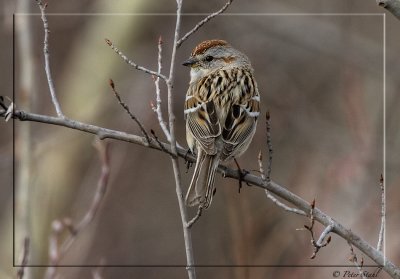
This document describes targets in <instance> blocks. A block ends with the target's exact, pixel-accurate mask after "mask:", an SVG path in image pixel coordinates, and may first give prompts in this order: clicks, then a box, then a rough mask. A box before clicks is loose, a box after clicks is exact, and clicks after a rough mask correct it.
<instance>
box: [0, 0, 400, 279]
mask: <svg viewBox="0 0 400 279" xmlns="http://www.w3.org/2000/svg"><path fill="white" fill-rule="evenodd" d="M224 3H225V1H188V0H187V1H184V5H183V11H184V12H185V13H210V12H214V11H216V10H218V9H219V8H220V7H221V6H222V5H223V4H224ZM0 7H1V10H2V14H1V21H2V28H1V29H0V34H1V37H2V40H0V45H1V49H2V52H1V55H0V61H1V76H2V79H1V80H2V82H1V83H0V92H1V95H3V96H9V97H12V94H13V90H12V88H13V86H12V85H13V78H14V79H15V100H16V105H17V108H19V109H25V110H27V111H30V112H35V113H40V114H47V115H54V114H55V111H54V108H53V107H52V104H51V100H50V95H49V92H48V85H47V81H46V76H45V73H44V67H43V55H42V51H43V50H42V48H43V25H42V21H41V20H40V17H39V16H38V15H30V16H28V15H26V14H25V15H24V14H18V15H15V16H14V18H13V16H12V15H13V13H15V12H19V13H38V12H39V9H38V7H37V6H36V5H35V1H25V0H19V1H4V0H3V1H0ZM47 12H48V13H55V15H49V16H48V20H49V24H50V29H51V35H50V52H51V66H52V74H53V77H54V82H55V86H56V89H57V94H58V97H59V100H60V103H61V107H62V109H63V111H64V113H65V114H66V115H67V116H68V117H70V118H72V119H76V120H79V121H82V122H87V123H91V124H94V125H98V126H102V127H107V128H111V129H116V130H121V131H126V132H129V133H135V134H140V130H139V129H138V127H137V125H136V124H135V123H134V122H132V121H131V119H130V118H129V116H128V115H127V114H126V113H125V112H124V111H123V110H122V108H121V107H120V105H119V104H118V103H117V101H116V99H115V98H114V96H113V94H112V92H111V90H110V88H109V85H108V79H109V78H112V79H113V80H114V82H115V84H116V87H117V90H118V91H119V93H120V94H121V96H122V98H123V99H124V100H125V101H126V103H128V104H129V106H130V108H131V110H132V112H134V114H135V115H136V116H137V117H138V118H139V119H140V120H141V121H142V123H143V124H144V125H145V127H146V128H147V129H148V130H150V129H153V130H155V131H156V133H157V135H158V136H159V137H160V139H162V140H165V139H164V137H163V134H162V131H161V129H160V128H159V124H158V121H157V118H156V115H155V114H154V112H153V111H152V110H151V107H150V103H151V102H155V90H154V83H153V80H152V78H151V77H150V76H148V75H146V74H144V73H142V72H138V71H135V70H134V69H133V68H132V67H129V66H128V65H127V64H125V63H124V62H123V61H122V60H121V59H120V57H118V56H117V55H116V54H115V53H114V52H113V51H112V50H111V49H110V48H109V47H108V46H107V45H106V44H105V42H104V38H108V39H110V40H111V41H113V42H114V43H115V45H116V46H118V47H119V48H120V49H121V50H123V52H124V53H125V54H126V55H127V56H128V57H130V58H132V59H133V60H134V61H136V62H137V63H138V64H141V65H144V66H147V67H149V68H151V69H156V67H157V40H158V38H159V36H160V35H161V36H162V38H163V41H164V45H163V51H164V56H163V66H164V73H167V71H168V65H169V59H170V50H171V44H172V39H173V31H174V26H175V17H174V15H173V13H174V12H175V1H155V0H146V1H144V0H135V1H132V0H129V1H128V0H117V1H106V0H98V1H93V0H84V1H73V2H71V1H50V2H49V7H48V9H47ZM384 12H385V11H384V10H383V9H381V8H380V7H378V6H377V5H376V3H375V1H374V0H368V1H365V0H351V1H349V0H346V1H344V0H341V1H329V0H311V1H310V0H308V1H305V0H302V1H298V0H286V1H277V0H271V1H252V2H248V1H242V0H235V1H234V3H233V4H232V5H231V6H230V7H229V8H228V10H227V14H225V15H223V16H220V17H217V18H215V19H213V20H212V21H210V22H209V23H208V24H206V25H205V26H204V27H203V28H201V29H200V30H199V31H198V32H197V33H195V35H193V36H192V37H190V39H189V40H187V41H186V42H185V43H184V44H183V45H182V47H181V48H180V49H179V51H178V53H177V61H178V62H180V61H184V60H185V59H186V58H187V57H188V56H189V54H190V52H191V50H192V48H193V47H194V46H195V45H196V44H197V43H199V42H201V41H202V40H205V39H213V38H219V39H224V40H227V41H228V42H230V43H231V44H232V45H233V46H234V47H236V48H238V49H239V50H242V51H243V52H244V53H246V54H247V55H248V56H249V58H250V59H251V61H252V64H253V66H254V68H255V71H256V72H255V74H256V79H257V81H258V86H259V90H260V93H261V98H262V113H263V114H264V113H265V112H266V110H267V109H268V110H269V111H270V113H271V121H272V143H273V149H274V157H273V168H272V179H273V180H274V181H276V182H278V183H280V184H282V185H285V186H286V187H287V188H288V189H289V190H290V191H292V192H294V193H296V194H297V195H299V196H301V197H302V198H304V199H305V200H308V201H311V200H313V199H314V198H315V199H316V203H317V206H318V207H319V208H321V209H322V210H323V211H325V212H326V213H327V214H328V215H330V216H332V217H334V218H335V219H336V220H338V221H339V222H341V223H342V224H343V225H345V226H347V227H348V228H351V230H352V231H354V232H355V233H357V234H358V235H360V236H361V237H362V238H364V239H365V240H367V241H368V242H369V243H371V244H372V245H373V246H375V245H376V243H377V240H378V232H379V226H380V187H379V177H380V174H381V173H382V172H383V143H384V138H383V121H384V117H386V161H385V162H386V187H387V212H386V214H387V218H386V245H385V247H386V249H385V252H386V255H387V257H388V258H389V259H390V260H392V261H393V262H394V263H397V264H400V252H399V249H398V247H399V245H400V238H399V237H398V231H399V229H400V220H399V218H398V214H397V213H398V211H399V208H400V203H399V187H397V186H398V184H399V183H400V175H399V172H398V169H399V165H400V161H399V155H398V154H399V152H400V141H399V137H400V135H399V132H398V119H399V117H400V116H399V110H397V109H396V107H397V106H398V105H399V104H400V94H399V93H400V92H399V88H400V80H399V79H398V73H399V72H400V57H399V55H398V50H399V48H400V37H399V36H398V34H399V30H400V21H398V20H396V19H395V18H394V17H393V16H392V15H391V14H386V42H387V43H386V58H387V59H386V69H387V75H386V89H387V92H386V102H385V104H386V115H384V111H383V107H384V99H383V81H384V79H383V38H384V37H383V28H384V20H383V19H384V17H383V15H382V13H384ZM109 13H111V14H109ZM229 13H246V14H240V15H239V14H234V15H232V14H231V15H229ZM254 13H268V15H262V14H258V15H255V14H254ZM282 13H372V14H374V15H340V16H339V15H316V14H315V15H288V14H286V15H283V14H282ZM203 17H204V15H193V14H192V15H186V16H184V17H183V19H182V34H184V33H186V32H187V31H189V30H190V29H191V28H192V27H193V26H194V25H195V24H196V23H197V22H198V21H199V20H201V19H202V18H203ZM13 19H14V28H15V36H14V38H13ZM13 39H14V46H15V48H14V54H15V61H14V62H15V63H14V64H13V55H12V54H13ZM13 66H14V67H13ZM12 69H13V70H12ZM188 82H189V71H188V69H187V68H186V67H183V66H180V63H178V64H177V68H176V80H175V85H174V94H175V96H174V98H175V104H176V107H175V110H176V111H175V114H176V116H177V122H176V123H177V139H178V141H179V143H181V144H182V145H183V146H186V142H185V126H184V119H183V101H184V96H185V92H186V89H187V86H188ZM162 98H163V100H164V102H163V111H164V112H166V88H165V87H164V86H162ZM165 117H166V114H165ZM263 119H264V118H263V117H261V119H260V121H259V123H258V129H257V133H256V135H255V137H254V140H253V143H252V145H251V146H250V148H249V150H248V151H247V152H246V153H245V155H243V156H242V157H241V158H239V163H240V164H241V166H242V167H243V168H245V169H247V170H257V169H258V164H257V155H258V152H259V150H260V149H261V150H263V151H264V154H265V152H266V138H265V130H266V129H265V123H264V122H263ZM396 119H397V120H396ZM0 129H1V133H0V181H1V182H0V183H1V187H0V238H1V239H0V278H15V274H16V270H15V269H13V268H12V264H13V248H14V249H15V250H14V251H15V259H16V262H18V261H19V257H20V254H21V250H22V239H23V237H24V236H25V235H29V237H30V239H31V247H30V255H29V264H31V265H46V264H47V263H48V241H49V233H50V224H51V222H52V221H53V220H54V219H56V218H63V217H65V216H68V217H70V218H72V220H74V221H78V220H80V218H81V217H82V215H83V214H84V213H85V212H86V210H87V208H88V206H89V205H90V203H91V199H92V197H93V194H94V191H95V188H96V184H97V180H98V177H99V174H100V163H99V160H98V156H97V153H96V150H95V149H94V148H93V147H92V142H93V139H94V136H93V135H89V134H85V133H81V132H78V131H75V130H69V129H66V128H62V127H56V126H50V125H43V124H39V123H33V122H32V123H29V122H19V121H15V122H14V125H13V123H12V122H9V123H5V122H4V121H2V122H1V123H0ZM13 139H14V141H13ZM110 143H111V158H112V159H111V177H110V181H109V188H108V193H107V195H106V197H105V200H104V202H103V204H102V205H101V208H100V211H99V214H98V216H96V218H95V220H94V222H93V223H92V224H91V225H90V226H89V227H88V228H87V229H86V230H85V231H83V232H82V233H80V234H79V237H78V239H77V241H76V242H75V243H74V245H73V246H72V248H71V250H70V251H69V252H68V254H67V255H66V257H65V258H64V259H63V260H62V262H61V264H64V265H72V266H73V267H68V268H59V275H60V276H61V277H60V278H71V279H72V278H91V273H92V271H93V270H94V269H95V268H94V267H79V265H98V264H100V263H105V264H107V265H114V266H116V267H108V268H104V269H103V270H102V275H103V278H160V274H163V278H186V277H187V273H186V270H185V268H182V267H157V268H154V267H118V266H119V265H137V266H145V265H150V266H151V265H171V266H174V265H185V264H186V257H185V252H184V242H183V234H182V225H181V221H180V215H179V209H178V203H177V199H176V194H175V184H174V179H173V174H172V166H171V164H170V159H169V157H168V156H166V155H165V154H162V153H160V152H157V151H154V150H149V149H146V148H143V147H141V146H136V145H134V144H128V143H125V142H119V141H110ZM13 144H14V146H15V157H14V158H13V153H12V150H13ZM264 157H266V156H264ZM13 163H14V166H15V168H13ZM180 163H181V171H182V179H183V183H184V185H185V190H186V186H187V185H188V184H189V182H190V179H191V175H192V172H193V168H191V169H190V170H189V171H188V172H186V169H185V166H184V162H183V161H181V162H180ZM231 166H232V167H234V166H233V165H231ZM13 174H14V178H15V180H14V181H13ZM216 185H217V194H216V196H215V197H214V200H213V204H212V206H211V208H210V209H208V210H207V211H206V212H204V214H203V216H202V217H201V218H200V220H199V221H198V222H197V223H196V224H195V226H194V227H193V229H192V236H193V245H194V255H195V262H196V264H198V265H242V266H246V265H268V266H269V267H257V268H251V267H240V268H239V267H235V268H234V267H229V268H228V267H202V268H197V270H196V271H197V274H198V278H321V276H322V278H326V277H328V276H329V277H328V278H330V277H331V276H332V272H333V271H335V270H339V271H341V272H344V270H352V271H354V272H356V269H355V268H335V267H326V265H351V262H349V260H348V259H349V256H350V249H349V246H348V245H347V243H346V242H345V241H344V240H343V239H341V238H339V237H337V236H336V235H333V238H332V242H331V244H330V245H328V246H327V247H326V248H323V249H322V250H321V251H320V252H319V253H318V255H317V257H316V259H314V260H310V259H309V257H310V256H311V254H312V251H313V249H312V247H311V245H310V237H309V233H308V232H304V231H297V230H296V229H298V228H301V227H303V225H304V224H308V222H309V221H308V220H307V219H306V218H303V217H299V216H296V215H293V214H289V213H287V212H285V211H283V210H282V209H281V208H278V207H276V206H275V205H274V204H273V203H272V202H271V201H270V200H268V199H267V198H266V196H265V194H264V192H263V191H262V190H261V189H259V188H256V187H247V186H246V187H244V188H242V191H241V193H240V194H238V189H237V188H238V182H237V181H235V180H230V179H223V178H222V177H221V176H220V175H217V179H216ZM13 186H14V188H13ZM13 190H14V191H15V192H14V193H15V196H14V197H15V204H14V206H15V210H13ZM190 212H191V214H194V213H195V211H190ZM13 213H14V214H15V239H16V242H15V243H14V245H15V246H13V237H12V236H13V218H12V217H13ZM322 229H323V227H322V226H320V225H316V232H317V233H318V234H319V233H320V232H321V231H322ZM356 252H357V253H358V256H359V257H363V255H362V254H361V253H360V252H359V251H357V250H356ZM364 258H365V257H364ZM364 262H365V264H373V263H372V262H371V261H370V260H368V259H366V258H365V260H364ZM308 265H315V267H304V266H308ZM279 266H285V267H279ZM290 266H293V267H290ZM301 266H303V267H301ZM324 266H325V267H324ZM366 270H368V271H371V272H372V271H374V268H369V269H368V268H367V269H366ZM44 271H45V269H44V268H40V267H36V268H30V269H28V275H27V277H26V278H42V276H43V272H44ZM379 278H388V276H387V275H386V274H384V272H381V273H380V274H379Z"/></svg>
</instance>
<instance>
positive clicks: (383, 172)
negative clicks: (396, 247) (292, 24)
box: [14, 12, 387, 265]
mask: <svg viewBox="0 0 400 279" xmlns="http://www.w3.org/2000/svg"><path fill="white" fill-rule="evenodd" d="M46 15H47V16H176V13H46ZM181 15H182V16H208V15H210V13H181ZM14 16H41V13H18V12H16V13H14ZM220 16H274V17H279V16H299V17H301V16H381V17H382V20H383V30H382V31H383V88H382V89H383V170H382V176H383V187H384V189H385V195H384V204H385V207H384V211H385V218H384V219H383V220H381V222H383V227H384V234H383V249H382V252H383V253H382V254H383V260H384V265H386V193H387V189H386V185H387V183H386V14H385V13H222V14H219V15H218V17H220Z"/></svg>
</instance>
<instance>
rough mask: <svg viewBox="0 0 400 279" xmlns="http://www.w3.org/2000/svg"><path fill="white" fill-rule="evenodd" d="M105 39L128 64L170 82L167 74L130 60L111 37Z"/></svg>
mask: <svg viewBox="0 0 400 279" xmlns="http://www.w3.org/2000/svg"><path fill="white" fill-rule="evenodd" d="M105 41H106V43H107V44H108V45H109V46H110V47H111V49H112V50H114V51H115V52H116V53H117V54H118V55H119V56H120V57H121V58H122V59H123V60H124V61H125V62H126V63H127V64H129V65H131V66H132V67H133V68H135V69H136V70H139V71H142V72H145V73H147V74H150V75H153V76H157V77H159V78H161V79H163V80H164V81H165V82H166V83H167V82H168V78H167V77H166V76H164V75H163V74H161V73H157V72H155V71H152V70H149V69H147V68H145V67H142V66H140V65H138V64H136V63H135V62H133V61H132V60H130V59H129V58H128V57H127V56H126V55H125V54H124V53H123V52H122V51H120V50H119V49H118V48H117V47H116V46H115V45H114V44H113V43H112V42H111V41H110V40H109V39H105Z"/></svg>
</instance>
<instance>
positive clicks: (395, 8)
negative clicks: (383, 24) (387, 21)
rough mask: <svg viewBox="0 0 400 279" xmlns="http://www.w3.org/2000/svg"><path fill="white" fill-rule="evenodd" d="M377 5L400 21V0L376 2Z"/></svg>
mask: <svg viewBox="0 0 400 279" xmlns="http://www.w3.org/2000/svg"><path fill="white" fill-rule="evenodd" d="M376 3H377V4H378V5H379V6H381V7H383V8H385V9H386V10H388V11H389V12H391V13H392V14H393V15H394V16H395V17H397V19H400V0H376Z"/></svg>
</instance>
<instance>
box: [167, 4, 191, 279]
mask: <svg viewBox="0 0 400 279" xmlns="http://www.w3.org/2000/svg"><path fill="white" fill-rule="evenodd" d="M181 17H182V0H176V23H175V33H174V44H173V45H172V53H171V65H170V68H169V77H168V81H167V82H166V84H167V90H168V123H169V133H170V139H171V140H170V143H171V145H170V148H171V153H172V154H173V155H174V156H171V161H172V167H173V170H174V177H175V191H176V196H177V198H178V205H179V212H180V215H181V220H182V229H183V238H184V242H185V252H186V262H187V266H186V270H187V272H188V276H189V279H195V278H196V271H195V267H194V256H193V246H192V235H191V232H190V229H189V227H188V226H187V222H188V213H187V209H186V206H185V202H184V199H183V191H182V181H181V174H180V171H179V161H178V158H177V157H176V155H177V154H178V151H177V145H176V137H175V114H174V96H173V90H172V89H173V83H174V78H175V64H176V61H175V60H176V51H177V48H178V40H179V32H180V28H181Z"/></svg>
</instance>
